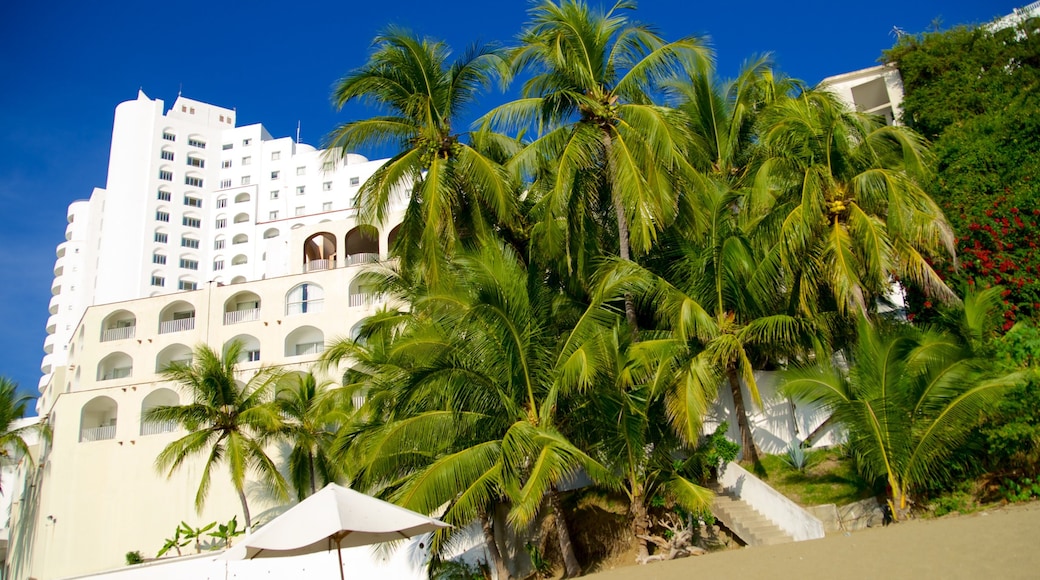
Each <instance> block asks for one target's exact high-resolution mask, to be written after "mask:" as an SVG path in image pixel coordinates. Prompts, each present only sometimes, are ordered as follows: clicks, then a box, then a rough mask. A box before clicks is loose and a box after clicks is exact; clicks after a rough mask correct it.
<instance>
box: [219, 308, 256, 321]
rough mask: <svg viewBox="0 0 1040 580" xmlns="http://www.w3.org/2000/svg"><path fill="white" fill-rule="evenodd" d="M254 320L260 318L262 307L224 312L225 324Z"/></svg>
mask: <svg viewBox="0 0 1040 580" xmlns="http://www.w3.org/2000/svg"><path fill="white" fill-rule="evenodd" d="M252 320H260V309H259V308H250V309H249V310H235V311H233V312H225V313H224V324H225V325H228V324H238V323H240V322H250V321H252Z"/></svg>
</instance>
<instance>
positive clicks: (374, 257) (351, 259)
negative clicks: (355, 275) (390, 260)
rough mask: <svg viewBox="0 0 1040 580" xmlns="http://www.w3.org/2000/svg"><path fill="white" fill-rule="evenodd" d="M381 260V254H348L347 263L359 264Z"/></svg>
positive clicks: (350, 264) (349, 264) (351, 264)
mask: <svg viewBox="0 0 1040 580" xmlns="http://www.w3.org/2000/svg"><path fill="white" fill-rule="evenodd" d="M378 261H379V254H347V265H348V266H358V265H361V264H371V263H373V262H378Z"/></svg>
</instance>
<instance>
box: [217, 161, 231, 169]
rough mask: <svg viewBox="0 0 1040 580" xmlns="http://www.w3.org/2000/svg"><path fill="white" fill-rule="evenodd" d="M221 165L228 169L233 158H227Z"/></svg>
mask: <svg viewBox="0 0 1040 580" xmlns="http://www.w3.org/2000/svg"><path fill="white" fill-rule="evenodd" d="M220 166H221V167H223V168H224V169H227V168H228V167H231V160H230V159H225V160H224V161H222V162H221V164H220Z"/></svg>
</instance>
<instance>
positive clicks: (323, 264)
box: [307, 260, 336, 272]
mask: <svg viewBox="0 0 1040 580" xmlns="http://www.w3.org/2000/svg"><path fill="white" fill-rule="evenodd" d="M335 268H336V262H335V261H334V260H311V261H310V262H307V271H308V272H318V271H320V270H333V269H335Z"/></svg>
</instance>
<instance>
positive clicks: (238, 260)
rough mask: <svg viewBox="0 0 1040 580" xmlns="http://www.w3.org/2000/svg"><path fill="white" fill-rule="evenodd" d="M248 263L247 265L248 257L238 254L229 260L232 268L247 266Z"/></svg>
mask: <svg viewBox="0 0 1040 580" xmlns="http://www.w3.org/2000/svg"><path fill="white" fill-rule="evenodd" d="M248 263H249V257H248V256H246V255H245V254H238V255H237V256H235V257H234V258H231V265H232V266H241V265H243V264H248Z"/></svg>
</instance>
